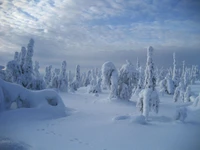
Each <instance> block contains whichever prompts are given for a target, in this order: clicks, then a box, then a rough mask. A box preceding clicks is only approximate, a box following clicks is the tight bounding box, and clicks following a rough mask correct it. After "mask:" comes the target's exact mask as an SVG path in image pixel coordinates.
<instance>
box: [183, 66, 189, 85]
mask: <svg viewBox="0 0 200 150" xmlns="http://www.w3.org/2000/svg"><path fill="white" fill-rule="evenodd" d="M183 80H184V85H185V87H187V86H188V85H189V83H190V80H189V74H188V71H187V70H185V73H184V76H183Z"/></svg>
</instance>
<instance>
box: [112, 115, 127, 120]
mask: <svg viewBox="0 0 200 150" xmlns="http://www.w3.org/2000/svg"><path fill="white" fill-rule="evenodd" d="M126 119H130V116H129V115H122V116H117V117H114V118H113V120H126Z"/></svg>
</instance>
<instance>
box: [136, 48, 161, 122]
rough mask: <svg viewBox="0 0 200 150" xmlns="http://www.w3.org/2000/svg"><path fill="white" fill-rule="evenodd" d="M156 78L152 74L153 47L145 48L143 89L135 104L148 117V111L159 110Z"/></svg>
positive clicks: (156, 111)
mask: <svg viewBox="0 0 200 150" xmlns="http://www.w3.org/2000/svg"><path fill="white" fill-rule="evenodd" d="M155 87H156V79H155V75H154V63H153V47H151V46H150V47H149V48H148V49H147V63H146V69H145V89H144V90H142V91H141V92H140V94H139V99H138V103H137V106H138V107H139V110H140V111H141V113H142V114H143V116H145V118H146V119H148V116H149V112H150V111H151V110H153V111H154V112H155V113H158V110H159V102H160V100H159V96H158V93H157V91H156V88H155Z"/></svg>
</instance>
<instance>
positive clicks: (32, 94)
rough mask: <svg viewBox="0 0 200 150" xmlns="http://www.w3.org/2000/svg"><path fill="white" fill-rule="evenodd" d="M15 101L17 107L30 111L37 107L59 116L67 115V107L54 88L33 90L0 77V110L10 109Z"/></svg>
mask: <svg viewBox="0 0 200 150" xmlns="http://www.w3.org/2000/svg"><path fill="white" fill-rule="evenodd" d="M13 103H16V107H17V108H26V109H27V108H29V110H30V111H33V108H35V109H37V110H38V109H40V111H42V110H44V111H46V112H48V113H49V112H53V113H54V114H55V113H56V114H57V115H59V116H65V115H66V107H65V105H64V103H63V101H62V99H61V97H60V96H59V95H58V93H57V92H56V91H54V90H52V89H45V90H40V91H32V90H28V89H25V88H24V87H22V86H21V85H18V84H14V83H9V82H6V81H3V80H2V79H0V111H4V110H10V109H11V105H12V104H13ZM30 108H32V109H30Z"/></svg>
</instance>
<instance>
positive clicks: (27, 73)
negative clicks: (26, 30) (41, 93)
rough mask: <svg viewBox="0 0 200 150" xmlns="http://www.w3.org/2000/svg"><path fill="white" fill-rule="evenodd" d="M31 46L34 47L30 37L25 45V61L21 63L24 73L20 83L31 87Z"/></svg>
mask: <svg viewBox="0 0 200 150" xmlns="http://www.w3.org/2000/svg"><path fill="white" fill-rule="evenodd" d="M33 47H34V40H33V39H30V41H29V43H28V46H27V52H26V56H25V62H24V65H23V69H24V73H23V78H22V85H23V86H24V87H26V88H30V89H31V88H32V87H31V86H32V80H33V62H32V57H33Z"/></svg>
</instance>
